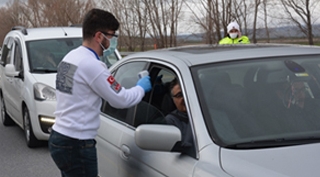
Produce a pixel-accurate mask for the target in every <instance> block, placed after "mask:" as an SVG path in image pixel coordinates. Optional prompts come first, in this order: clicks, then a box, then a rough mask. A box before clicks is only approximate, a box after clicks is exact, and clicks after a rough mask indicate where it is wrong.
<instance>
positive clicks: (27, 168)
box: [0, 120, 60, 177]
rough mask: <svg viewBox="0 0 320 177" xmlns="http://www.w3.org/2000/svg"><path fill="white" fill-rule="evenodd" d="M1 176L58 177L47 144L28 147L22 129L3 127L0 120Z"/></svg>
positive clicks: (58, 173)
mask: <svg viewBox="0 0 320 177" xmlns="http://www.w3.org/2000/svg"><path fill="white" fill-rule="evenodd" d="M0 142H1V143H0V164H1V165H0V176H1V177H59V176H60V172H59V170H58V169H57V167H56V166H55V164H54V162H53V161H52V159H51V157H50V154H49V150H48V146H47V145H46V143H44V145H43V146H41V147H38V148H34V149H30V148H28V147H27V145H26V143H25V139H24V133H23V130H22V129H21V128H20V127H18V126H17V125H14V126H9V127H5V126H3V124H2V121H1V120H0Z"/></svg>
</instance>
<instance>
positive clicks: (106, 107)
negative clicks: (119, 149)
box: [101, 62, 147, 124]
mask: <svg viewBox="0 0 320 177" xmlns="http://www.w3.org/2000/svg"><path fill="white" fill-rule="evenodd" d="M146 64H147V63H146V62H130V63H127V64H124V65H122V66H120V67H119V68H118V69H117V70H116V71H115V73H114V78H115V79H116V80H117V81H118V82H119V84H120V85H121V86H122V87H124V88H127V89H128V88H131V87H133V86H135V85H136V83H137V81H138V73H139V72H140V71H142V70H143V69H144V68H145V67H146ZM133 109H134V108H128V109H117V108H113V107H112V106H111V105H110V104H109V103H108V102H107V101H106V100H103V104H102V107H101V112H103V113H105V114H107V115H109V116H111V117H113V118H115V119H118V120H120V121H123V122H126V123H129V124H132V122H131V119H132V118H130V116H131V117H132V115H133V112H131V111H134V110H133Z"/></svg>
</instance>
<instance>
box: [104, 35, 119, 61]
mask: <svg viewBox="0 0 320 177" xmlns="http://www.w3.org/2000/svg"><path fill="white" fill-rule="evenodd" d="M103 36H104V38H106V39H107V40H108V41H109V43H110V45H109V47H108V48H107V49H106V48H104V46H103V45H102V44H101V43H100V46H101V47H102V49H103V55H102V57H103V58H106V57H108V56H109V55H111V54H113V53H114V51H115V50H116V48H117V44H118V40H117V38H116V37H112V38H111V39H109V38H107V37H106V36H105V35H103Z"/></svg>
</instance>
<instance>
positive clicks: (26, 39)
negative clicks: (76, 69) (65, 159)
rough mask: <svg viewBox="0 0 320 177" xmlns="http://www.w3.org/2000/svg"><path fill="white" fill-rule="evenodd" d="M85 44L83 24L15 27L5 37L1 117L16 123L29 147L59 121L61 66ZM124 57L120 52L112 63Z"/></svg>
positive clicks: (44, 137) (0, 72)
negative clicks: (58, 87) (65, 59)
mask: <svg viewBox="0 0 320 177" xmlns="http://www.w3.org/2000/svg"><path fill="white" fill-rule="evenodd" d="M81 44H82V28H81V27H47V28H24V27H14V28H12V30H11V31H10V32H9V33H8V34H7V35H6V36H5V39H4V42H3V46H2V55H1V61H0V62H1V64H0V98H1V107H0V108H1V117H2V121H3V124H4V125H12V124H14V123H16V124H17V125H19V126H20V127H21V128H22V129H24V132H25V138H26V142H27V145H28V146H29V147H35V146H38V145H39V144H40V142H41V141H42V140H47V139H48V137H49V129H50V128H51V126H52V124H53V123H54V121H55V117H54V114H53V112H54V111H55V108H56V96H55V85H56V84H55V80H56V72H57V65H58V64H59V62H60V61H61V60H62V58H63V57H64V55H65V54H67V53H68V52H69V51H70V50H72V49H74V48H76V47H78V46H80V45H81ZM119 58H120V55H119V53H118V52H117V51H116V52H115V53H114V55H113V56H111V57H109V61H104V62H106V64H107V65H108V66H111V64H112V63H114V62H115V61H117V60H118V59H119Z"/></svg>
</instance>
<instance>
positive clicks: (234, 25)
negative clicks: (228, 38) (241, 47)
mask: <svg viewBox="0 0 320 177" xmlns="http://www.w3.org/2000/svg"><path fill="white" fill-rule="evenodd" d="M227 29H228V33H229V32H230V31H231V30H232V29H236V30H238V31H240V27H239V24H238V23H237V22H235V21H234V22H231V23H229V25H228V27H227Z"/></svg>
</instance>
